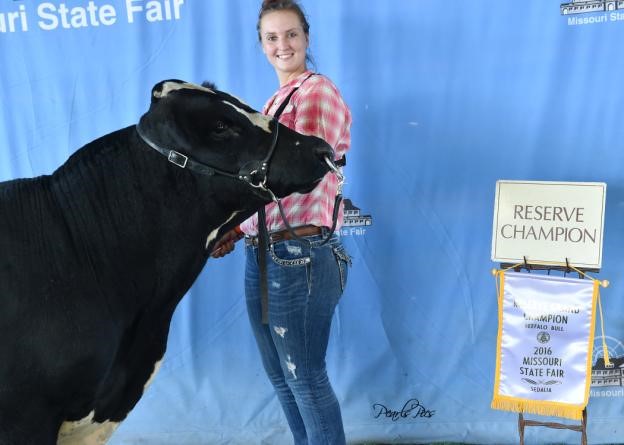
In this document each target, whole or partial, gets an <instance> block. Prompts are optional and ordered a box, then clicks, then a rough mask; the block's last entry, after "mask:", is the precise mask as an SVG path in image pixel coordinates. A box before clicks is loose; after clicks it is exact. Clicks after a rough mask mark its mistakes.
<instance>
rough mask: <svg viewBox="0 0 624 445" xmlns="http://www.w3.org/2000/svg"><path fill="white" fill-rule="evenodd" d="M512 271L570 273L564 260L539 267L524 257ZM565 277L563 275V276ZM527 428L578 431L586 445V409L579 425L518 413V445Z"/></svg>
mask: <svg viewBox="0 0 624 445" xmlns="http://www.w3.org/2000/svg"><path fill="white" fill-rule="evenodd" d="M513 266H514V264H507V263H503V264H501V265H500V267H501V269H507V268H510V267H513ZM513 269H514V271H516V272H520V271H521V270H522V269H526V270H527V272H529V273H531V270H547V271H548V275H550V272H551V271H553V270H559V271H562V272H564V274H566V275H567V274H568V273H571V272H572V269H571V268H570V263H569V261H568V259H567V258H566V265H565V266H550V265H540V264H529V263H528V262H527V259H526V257H524V264H523V265H521V266H516V267H513ZM576 269H577V270H580V271H581V272H583V273H585V272H593V273H597V272H600V269H588V268H576ZM564 276H565V275H564ZM578 276H579V278H581V279H582V278H584V277H583V275H582V274H580V273H579V274H578ZM527 426H542V427H545V428H553V429H557V430H572V431H578V432H580V433H581V445H587V408H585V409H584V410H583V417H582V418H581V423H580V424H566V423H557V422H541V421H538V420H528V419H525V418H524V415H523V413H518V435H519V436H520V445H524V429H525V428H526V427H527Z"/></svg>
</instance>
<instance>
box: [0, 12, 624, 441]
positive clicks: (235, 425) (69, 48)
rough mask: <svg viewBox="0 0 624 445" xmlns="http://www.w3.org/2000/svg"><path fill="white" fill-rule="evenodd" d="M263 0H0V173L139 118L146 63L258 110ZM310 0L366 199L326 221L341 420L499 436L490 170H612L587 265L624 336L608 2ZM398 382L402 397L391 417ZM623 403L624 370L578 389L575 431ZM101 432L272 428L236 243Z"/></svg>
mask: <svg viewBox="0 0 624 445" xmlns="http://www.w3.org/2000/svg"><path fill="white" fill-rule="evenodd" d="M259 3H260V2H259V0H185V1H182V0H154V1H144V0H125V1H119V0H92V1H86V0H81V1H78V0H66V1H65V2H60V1H58V0H52V1H49V2H44V1H40V0H0V67H1V68H0V85H1V86H2V87H1V88H0V104H1V105H2V106H1V107H0V180H8V179H12V178H17V177H26V176H36V175H41V174H48V173H51V172H52V171H53V170H54V169H55V168H56V167H58V166H59V165H60V164H61V163H63V162H64V161H65V160H66V158H67V157H68V156H69V155H70V154H71V153H72V152H73V151H75V150H76V149H77V148H79V147H81V146H82V145H84V144H85V143H87V142H89V141H91V140H93V139H95V138H97V137H99V136H101V135H103V134H106V133H108V132H111V131H113V130H116V129H119V128H122V127H125V126H127V125H130V124H133V123H135V122H136V121H137V119H138V118H139V116H140V115H141V114H142V113H143V112H144V111H145V110H146V109H147V106H148V103H149V92H150V89H151V87H152V85H153V84H154V83H156V82H157V81H159V80H162V79H167V78H180V79H185V80H189V81H195V82H200V81H202V80H211V81H214V82H216V84H217V86H218V87H219V88H220V89H223V90H225V91H228V92H230V93H232V94H235V95H236V96H239V97H241V98H243V99H244V100H245V101H246V102H248V103H250V104H251V105H252V106H254V107H255V108H260V107H261V106H262V104H263V103H264V101H265V99H266V98H267V97H268V96H269V95H270V94H271V93H272V92H273V91H274V90H275V89H276V87H277V82H276V79H275V75H274V72H273V70H272V68H271V67H270V65H269V64H268V63H267V62H266V60H265V58H264V56H263V54H262V52H261V50H260V47H259V44H258V42H257V36H256V31H255V26H256V18H257V15H256V14H257V10H258V7H259ZM576 3H577V6H579V5H578V2H576ZM593 3H596V4H600V5H602V6H605V5H606V4H607V3H615V2H601V1H596V2H593ZM304 6H305V8H306V11H307V13H308V15H309V19H310V22H311V25H312V26H311V50H312V55H313V56H314V58H315V61H316V68H317V70H318V71H319V72H322V73H325V74H327V75H328V76H329V77H331V78H332V79H333V80H334V82H335V83H336V84H337V85H338V87H339V89H340V90H341V92H342V93H343V95H344V97H345V99H346V101H347V103H348V104H349V105H350V107H351V110H352V112H353V128H352V136H353V143H352V150H351V154H350V156H349V165H348V166H347V170H346V173H347V182H348V183H347V184H346V186H345V195H346V197H347V198H349V199H350V200H351V201H352V203H353V205H354V206H356V207H357V208H359V210H360V213H361V215H364V216H370V218H371V219H370V220H369V221H371V220H372V224H371V225H368V226H359V227H358V226H351V227H348V228H346V229H345V230H343V235H344V242H345V245H346V247H347V249H348V250H349V252H350V253H351V255H352V256H353V268H352V270H351V274H350V281H349V284H348V288H347V290H346V293H345V295H344V297H343V299H342V300H341V303H340V305H339V307H338V310H337V314H336V317H335V320H334V326H333V331H332V335H331V342H330V347H329V351H328V356H327V361H328V367H329V373H330V375H331V378H332V380H333V382H334V386H335V389H336V392H337V395H338V398H339V400H340V402H341V405H342V408H343V414H344V422H345V428H346V432H347V436H348V438H349V440H350V441H351V442H352V443H359V442H365V441H368V442H373V441H379V442H385V443H390V442H392V443H409V442H428V441H458V442H459V441H464V442H471V443H482V444H485V443H488V444H489V443H491V444H494V443H495V444H503V443H514V442H515V443H517V440H518V439H517V437H518V436H517V426H516V425H517V416H516V415H515V414H512V413H507V412H501V411H494V410H491V409H490V401H491V396H492V388H493V380H494V362H495V345H496V329H497V314H496V310H497V309H496V292H495V286H494V281H493V278H492V276H491V275H490V269H491V268H492V267H493V266H494V264H493V263H492V262H491V261H490V243H491V227H492V212H493V205H494V191H495V182H496V180H497V179H524V180H552V181H600V182H606V183H607V184H608V191H607V203H606V223H605V235H604V240H605V245H604V256H603V268H602V271H601V273H600V275H599V278H608V279H609V280H611V282H612V286H611V287H610V288H609V289H607V290H606V291H605V292H603V294H604V309H605V317H606V328H607V333H608V335H609V338H608V339H607V340H608V341H607V343H608V345H609V347H610V348H611V350H612V355H614V356H615V357H622V356H624V347H623V346H622V341H624V302H623V300H622V298H621V295H622V292H623V289H624V272H623V271H622V270H621V264H622V262H623V260H624V253H623V251H622V245H623V237H624V230H623V229H624V175H622V165H623V163H624V150H623V148H622V140H623V139H624V125H623V123H622V118H623V117H624V100H623V96H624V86H623V85H622V81H621V78H620V77H619V76H620V75H621V74H620V73H621V72H622V70H620V68H624V44H623V43H622V42H624V11H622V13H621V14H622V16H620V13H619V12H618V11H617V10H616V11H614V12H603V11H598V12H591V13H588V12H585V13H582V11H583V10H579V11H580V12H581V13H577V14H570V15H563V14H562V12H561V11H562V6H561V2H560V1H555V0H522V1H515V2H503V1H499V2H493V1H488V0H472V1H470V2H466V1H459V0H455V1H450V2H440V1H438V0H418V1H416V0H397V1H392V2H386V1H370V2H369V1H367V2H362V1H361V0H341V1H338V2H336V1H334V0H314V1H312V0H308V1H305V0H304ZM580 6H582V5H580ZM72 8H77V9H72ZM577 9H578V8H577ZM579 11H577V12H579ZM411 399H417V400H418V401H419V403H420V406H421V408H422V411H421V412H420V414H421V415H420V416H418V417H416V418H414V417H413V415H410V416H406V417H401V416H399V417H398V418H391V417H387V416H386V415H385V411H384V407H385V408H387V409H389V410H396V411H400V410H401V409H402V407H403V406H404V405H405V404H406V402H408V401H410V400H411ZM623 409H624V388H622V387H621V386H619V387H608V388H598V387H596V388H592V397H591V399H590V403H589V407H588V412H589V426H588V433H589V440H590V443H604V442H617V441H619V440H622V438H624V423H623V422H622V411H623ZM412 414H414V412H412ZM555 441H556V442H558V443H563V442H565V443H578V442H579V436H578V433H574V432H562V431H555V430H546V429H536V428H533V429H529V430H528V433H527V443H548V442H555ZM112 443H113V444H115V445H120V444H139V443H147V444H155V445H158V444H178V445H184V444H232V445H234V444H241V445H242V444H270V445H281V444H288V443H290V436H289V433H288V429H287V426H286V423H285V420H284V417H283V415H282V414H281V411H280V408H279V405H278V402H277V400H276V398H275V396H274V395H273V391H272V389H271V387H270V385H269V383H268V381H267V379H266V378H265V376H264V372H263V370H262V368H261V364H260V359H259V356H258V353H257V351H256V348H255V343H254V340H253V338H252V334H251V330H250V328H249V326H248V322H247V315H246V310H245V306H244V296H243V252H242V249H241V248H240V247H239V248H238V249H237V251H235V253H234V254H232V255H230V256H228V257H226V258H224V259H221V260H215V261H210V262H209V263H208V265H207V266H206V268H205V269H204V271H203V272H202V274H201V276H200V277H199V279H198V280H197V282H196V283H195V285H194V287H193V288H192V290H191V291H190V292H189V294H188V295H187V296H186V297H185V298H184V299H183V300H182V302H181V303H180V305H179V306H178V309H177V311H176V313H175V316H174V319H173V323H172V327H171V335H170V338H169V344H168V350H167V354H166V360H165V362H164V364H163V367H162V368H161V371H160V373H159V374H158V377H157V378H156V380H155V381H154V383H153V384H152V386H151V387H150V388H149V390H148V391H147V393H146V395H145V396H144V397H143V399H142V400H141V401H140V403H139V404H138V405H137V407H136V409H135V410H134V411H133V412H132V413H131V414H130V416H129V417H128V419H127V421H126V422H125V423H123V424H122V426H121V427H120V428H119V429H118V430H117V432H116V433H115V435H114V436H113V440H112Z"/></svg>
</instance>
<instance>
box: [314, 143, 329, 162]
mask: <svg viewBox="0 0 624 445" xmlns="http://www.w3.org/2000/svg"><path fill="white" fill-rule="evenodd" d="M314 152H315V154H316V156H318V158H319V159H321V160H322V159H324V158H329V159H332V160H333V159H334V150H332V148H331V147H330V146H329V145H328V144H323V145H319V146H317V147H316V148H315V149H314Z"/></svg>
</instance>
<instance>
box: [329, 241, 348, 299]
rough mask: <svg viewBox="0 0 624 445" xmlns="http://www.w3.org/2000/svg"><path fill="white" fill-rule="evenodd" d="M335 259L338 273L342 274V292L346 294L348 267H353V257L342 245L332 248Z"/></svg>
mask: <svg viewBox="0 0 624 445" xmlns="http://www.w3.org/2000/svg"><path fill="white" fill-rule="evenodd" d="M332 250H333V252H334V257H335V258H336V262H337V263H338V271H339V273H340V290H341V291H342V292H344V290H345V287H346V285H347V275H348V267H349V266H351V264H352V263H351V257H350V256H349V254H348V253H347V251H346V250H345V248H344V246H343V245H342V244H337V245H335V246H333V247H332Z"/></svg>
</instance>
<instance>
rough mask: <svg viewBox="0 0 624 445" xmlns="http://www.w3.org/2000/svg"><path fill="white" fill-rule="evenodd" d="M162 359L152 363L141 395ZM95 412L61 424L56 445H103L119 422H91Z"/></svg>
mask: <svg viewBox="0 0 624 445" xmlns="http://www.w3.org/2000/svg"><path fill="white" fill-rule="evenodd" d="M161 364H162V359H161V360H159V361H157V362H156V363H154V371H153V372H152V375H150V377H149V379H147V382H145V385H144V386H143V393H145V390H146V389H147V387H148V386H150V385H151V383H152V382H153V381H154V377H156V374H157V373H158V371H159V370H160V365H161ZM94 416H95V411H91V412H90V413H89V415H88V416H87V417H85V418H84V419H81V420H78V421H75V422H69V421H68V422H63V424H62V425H61V428H60V429H59V433H58V438H57V445H104V444H105V443H106V442H108V439H110V437H111V436H112V435H113V433H114V432H115V430H116V429H117V427H118V426H119V422H110V421H108V420H107V421H106V422H104V423H98V422H94V421H93V417H94Z"/></svg>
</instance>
